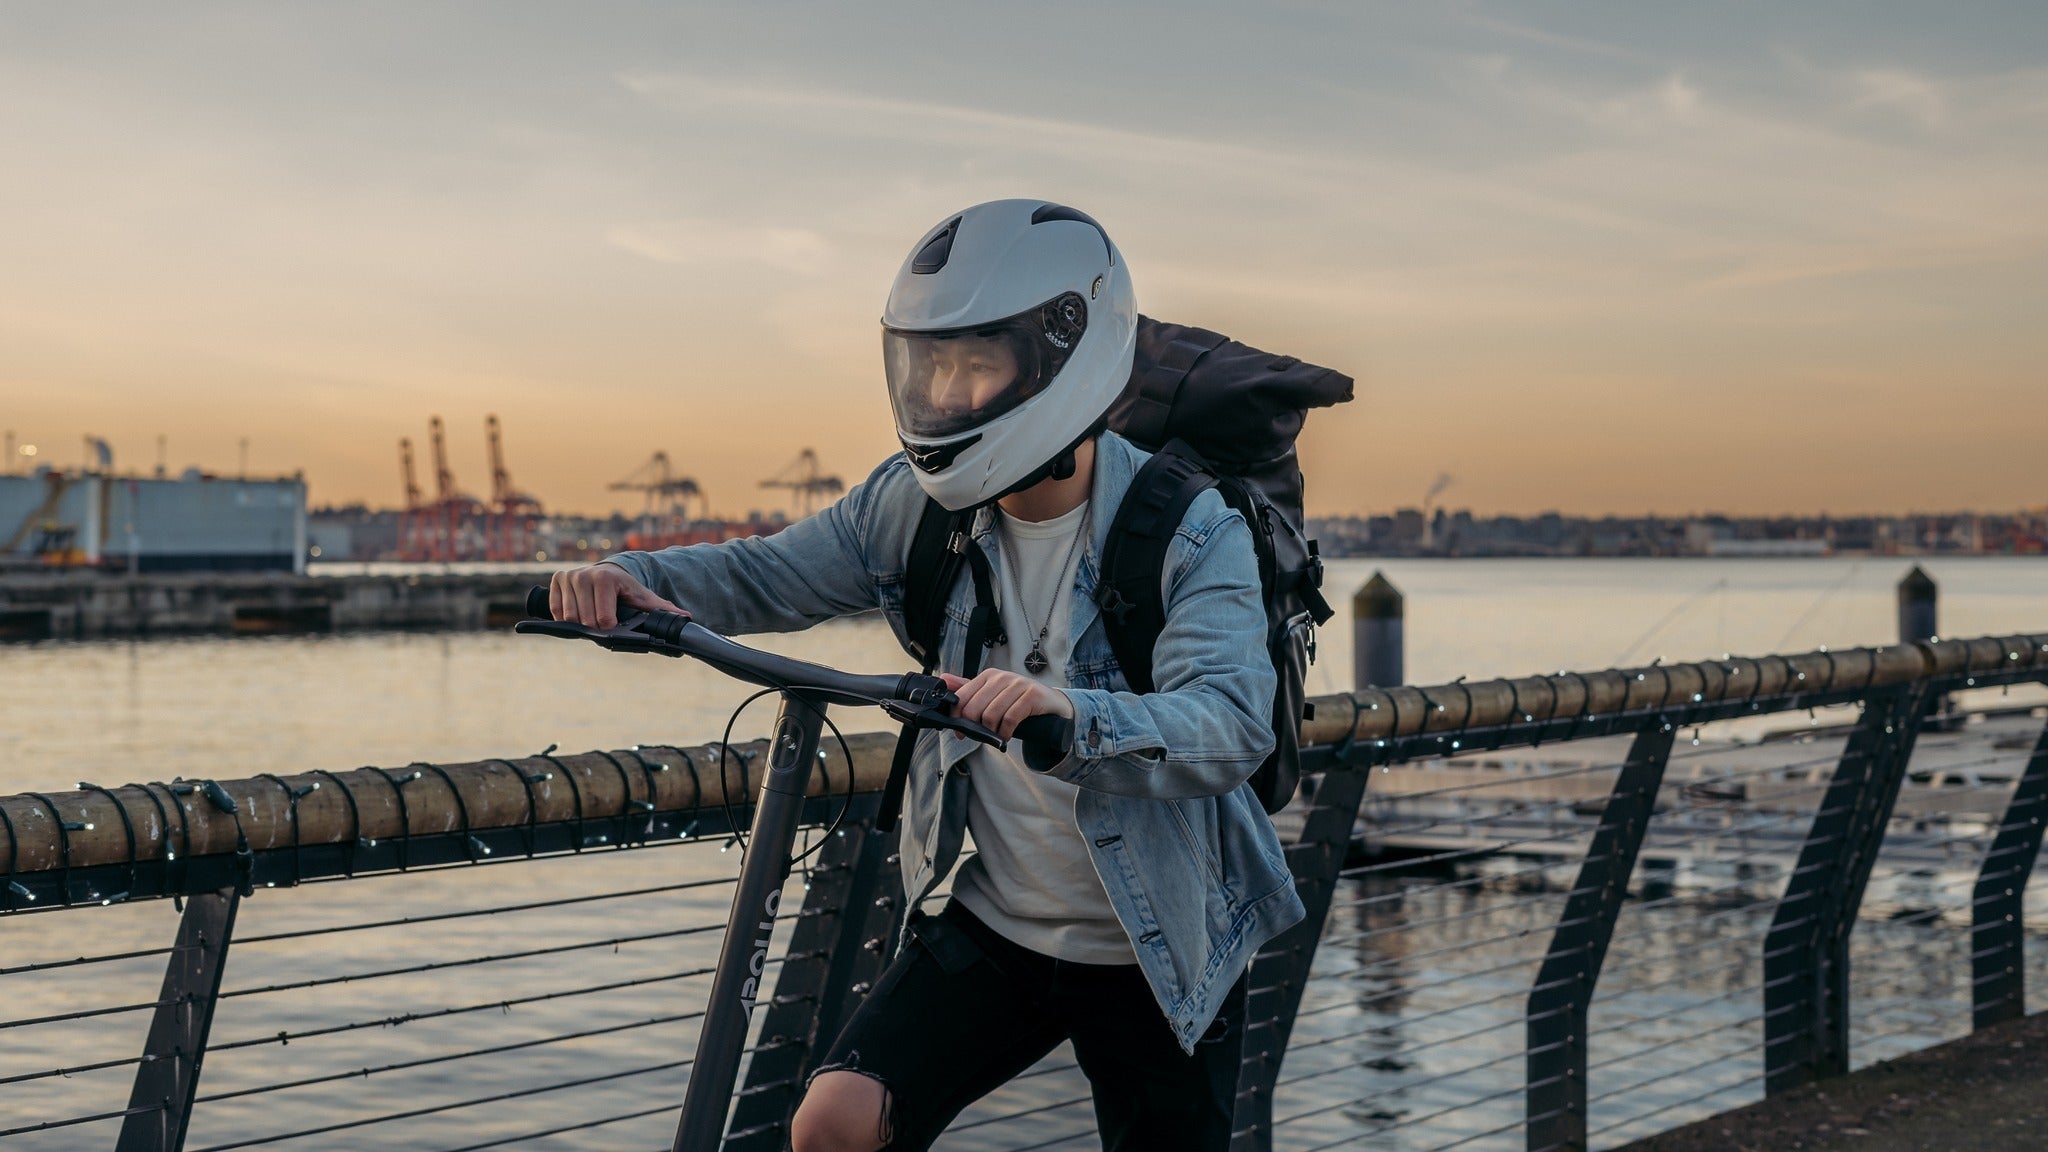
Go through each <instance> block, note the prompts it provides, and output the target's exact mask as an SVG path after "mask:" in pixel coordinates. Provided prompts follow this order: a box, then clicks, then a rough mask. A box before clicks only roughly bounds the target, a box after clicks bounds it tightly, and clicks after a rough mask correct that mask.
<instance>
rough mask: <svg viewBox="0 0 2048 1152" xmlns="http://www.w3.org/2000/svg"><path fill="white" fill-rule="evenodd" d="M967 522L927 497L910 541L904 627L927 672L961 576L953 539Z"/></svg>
mask: <svg viewBox="0 0 2048 1152" xmlns="http://www.w3.org/2000/svg"><path fill="white" fill-rule="evenodd" d="M966 521H967V518H966V515H965V514H964V513H957V512H948V511H947V510H946V507H945V505H943V504H940V503H939V502H938V501H936V500H933V499H932V498H930V497H929V496H927V497H926V498H925V502H924V511H923V512H921V513H919V514H918V517H917V531H916V533H915V534H913V535H912V536H911V538H910V556H909V558H908V559H907V560H906V561H905V562H904V567H903V625H904V631H905V632H906V633H908V634H909V637H910V642H909V643H908V644H906V645H904V648H905V650H906V651H908V652H909V653H910V655H911V658H912V659H914V660H917V661H919V662H921V663H922V664H923V665H924V667H925V671H926V672H930V671H931V669H932V666H933V665H934V664H936V663H938V659H939V633H940V631H941V630H942V629H943V628H944V626H945V622H946V597H947V596H948V594H950V593H951V592H952V590H953V581H954V580H955V579H956V578H958V576H959V575H960V559H961V553H960V552H959V551H958V550H956V549H954V548H953V547H952V543H953V536H954V534H955V533H958V532H965V531H967V522H966Z"/></svg>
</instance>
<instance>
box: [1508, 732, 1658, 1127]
mask: <svg viewBox="0 0 2048 1152" xmlns="http://www.w3.org/2000/svg"><path fill="white" fill-rule="evenodd" d="M1676 735H1677V731H1676V724H1675V723H1674V721H1673V720H1672V718H1670V717H1659V718H1658V720H1657V723H1656V724H1654V725H1652V726H1651V727H1648V728H1645V729H1643V730H1642V731H1640V732H1637V733H1636V738H1635V742H1634V743H1633V744H1631V745H1629V750H1628V759H1627V761H1626V762H1624V763H1623V764H1622V768H1621V773H1620V775H1618V776H1616V777H1615V780H1614V788H1613V790H1612V791H1610V792H1609V793H1608V795H1607V804H1606V806H1605V807H1604V808H1602V809H1601V810H1600V827H1599V829H1598V830H1597V831H1595V832H1594V833H1593V843H1592V845H1591V846H1590V847H1588V848H1587V849H1586V859H1585V861H1584V862H1583V863H1582V864H1580V865H1579V878H1578V881H1577V882H1576V883H1574V884H1573V885H1572V890H1571V895H1570V897H1569V898H1568V899H1567V900H1566V901H1565V906H1564V914H1563V916H1561V917H1560V918H1559V919H1558V923H1557V929H1556V931H1555V932H1554V933H1553V934H1552V935H1551V938H1550V950H1549V951H1548V952H1546V953H1545V954H1544V957H1543V967H1542V969H1541V970H1540V971H1539V972H1538V973H1537V975H1536V986H1535V987H1534V988H1533V989H1531V990H1530V992H1529V1020H1528V1078H1529V1082H1528V1105H1527V1106H1528V1112H1527V1115H1528V1128H1527V1132H1528V1145H1529V1152H1557V1150H1569V1152H1584V1149H1585V1147H1586V1050H1587V1043H1586V1017H1587V1010H1588V1009H1589V1008H1590V1007H1591V1006H1592V1003H1593V988H1594V986H1595V985H1596V984H1598V983H1599V981H1600V965H1601V964H1602V962H1604V961H1605V960H1606V959H1607V945H1608V942H1609V941H1611V940H1613V938H1614V923H1615V921H1616V920H1618V919H1619V918H1620V917H1621V906H1622V902H1623V900H1624V899H1625V898H1626V897H1627V896H1628V881H1629V876H1630V875H1631V874H1633V873H1634V871H1635V867H1636V856H1637V855H1638V854H1639V853H1640V852H1641V851H1642V847H1643V838H1644V837H1645V836H1646V835H1647V834H1648V833H1649V831H1650V817H1651V815H1652V814H1654V813H1655V811H1656V808H1657V790H1658V789H1659V788H1661V787H1662V786H1663V784H1664V766H1665V764H1666V763H1667V762H1669V760H1670V757H1671V743H1672V740H1673V739H1674V738H1675V737H1676Z"/></svg>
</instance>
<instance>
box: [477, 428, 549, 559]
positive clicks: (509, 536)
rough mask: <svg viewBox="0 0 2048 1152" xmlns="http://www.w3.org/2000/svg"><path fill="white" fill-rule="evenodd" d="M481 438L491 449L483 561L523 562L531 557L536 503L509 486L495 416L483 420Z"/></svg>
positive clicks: (510, 482) (536, 515)
mask: <svg viewBox="0 0 2048 1152" xmlns="http://www.w3.org/2000/svg"><path fill="white" fill-rule="evenodd" d="M484 434H485V436H486V437H487V438H488V439H489V440H490V445H491V506H490V523H489V525H488V526H487V528H486V531H485V533H484V558H485V559H488V560H525V559H527V558H528V557H530V556H532V555H533V554H534V550H533V537H534V528H535V527H536V525H535V524H534V520H535V518H537V517H539V516H540V515H541V514H542V512H541V505H540V500H539V498H538V497H534V496H529V495H528V494H526V493H524V492H521V491H520V490H518V489H517V488H514V487H513V486H512V474H511V473H510V472H508V471H506V470H505V449H504V444H503V443H502V441H501V439H500V436H499V426H498V418H497V416H495V415H491V416H486V417H484Z"/></svg>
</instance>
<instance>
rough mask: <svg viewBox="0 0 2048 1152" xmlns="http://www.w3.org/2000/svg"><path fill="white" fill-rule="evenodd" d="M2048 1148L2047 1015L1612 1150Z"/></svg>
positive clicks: (1960, 1151) (2005, 1151) (1992, 1151)
mask: <svg viewBox="0 0 2048 1152" xmlns="http://www.w3.org/2000/svg"><path fill="white" fill-rule="evenodd" d="M2044 1148H2048V1012H2037V1013H2035V1014H2034V1015H2032V1016H2030V1017H2028V1018H2026V1019H2025V1020H2016V1021H2013V1022H2012V1023H2010V1024H2005V1025H2002V1026H2000V1027H1997V1028H1993V1029H1989V1030H1987V1031H1984V1032H1979V1033H1976V1034H1974V1035H1970V1036H1966V1037H1964V1038H1963V1039H1961V1040H1956V1041H1953V1042H1951V1043H1948V1044H1942V1045H1939V1046H1937V1047H1934V1048H1929V1049H1926V1050H1924V1051H1920V1052H1915V1053H1913V1054H1911V1055H1908V1056H1901V1057H1900V1058H1898V1059H1896V1060H1888V1061H1886V1062H1884V1063H1882V1064H1873V1065H1871V1066H1870V1067H1868V1068H1865V1069H1863V1070H1862V1071H1860V1072H1856V1073H1853V1074H1852V1075H1849V1076H1846V1077H1843V1078H1842V1079H1839V1080H1833V1081H1830V1082H1828V1083H1826V1084H1817V1085H1813V1086H1810V1087H1807V1088H1802V1089H1800V1090H1799V1091H1797V1092H1789V1093H1786V1094H1785V1095H1784V1096H1781V1097H1778V1098H1776V1099H1771V1100H1765V1101H1762V1102H1761V1103H1757V1104H1752V1105H1750V1106H1749V1107H1747V1108H1741V1109H1738V1110H1736V1111H1733V1112H1726V1113H1723V1114H1721V1115H1719V1116H1714V1117H1710V1118H1708V1119H1706V1120H1702V1121H1700V1122H1699V1123H1697V1124H1691V1125H1688V1126H1686V1127H1684V1128H1677V1129H1673V1130H1672V1131H1670V1132H1665V1133H1663V1134H1661V1135H1657V1136H1652V1137H1650V1138H1649V1139H1647V1140H1639V1141H1637V1142H1635V1143H1633V1144H1630V1145H1628V1146H1627V1147H1625V1148H1623V1149H1620V1150H1618V1152H1784V1150H1789V1149H1798V1150H1802V1152H1843V1150H1848V1149H1855V1150H1857V1152H1922V1150H1923V1149H1925V1150H1929V1152H2020V1150H2022V1149H2026V1150H2035V1149H2044Z"/></svg>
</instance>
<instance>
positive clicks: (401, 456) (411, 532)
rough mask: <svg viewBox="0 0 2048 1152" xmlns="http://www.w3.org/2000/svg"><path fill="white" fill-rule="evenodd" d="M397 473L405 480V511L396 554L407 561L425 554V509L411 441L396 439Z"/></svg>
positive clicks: (400, 526)
mask: <svg viewBox="0 0 2048 1152" xmlns="http://www.w3.org/2000/svg"><path fill="white" fill-rule="evenodd" d="M398 471H399V475H400V476H401V477H403V478H404V480H405V511H404V512H403V513H402V514H400V516H399V519H398V552H399V555H401V556H403V557H405V558H406V559H408V560H418V559H422V558H424V557H425V556H426V554H427V549H428V545H427V538H426V534H427V523H426V517H425V509H423V508H421V507H420V482H419V478H418V477H417V476H416V475H415V474H414V472H413V467H412V440H411V438H410V437H405V436H401V437H399V438H398Z"/></svg>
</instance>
